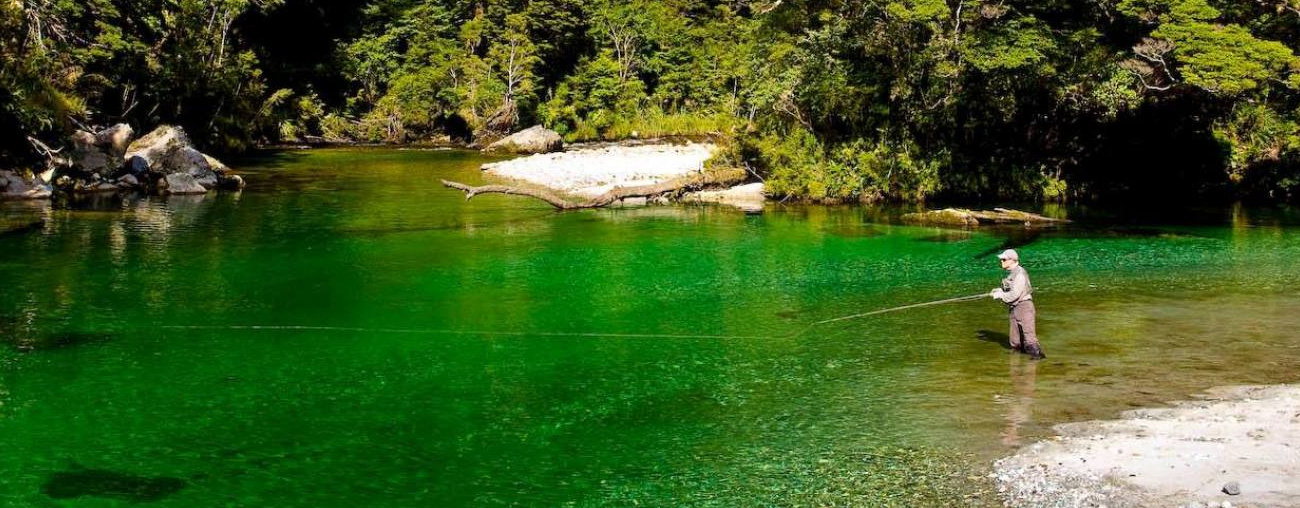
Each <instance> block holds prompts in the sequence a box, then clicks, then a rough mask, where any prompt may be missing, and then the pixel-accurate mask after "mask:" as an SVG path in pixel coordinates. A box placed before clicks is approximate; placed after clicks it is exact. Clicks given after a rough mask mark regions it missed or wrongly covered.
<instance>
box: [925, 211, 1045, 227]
mask: <svg viewBox="0 0 1300 508" xmlns="http://www.w3.org/2000/svg"><path fill="white" fill-rule="evenodd" d="M903 222H907V223H912V224H928V225H936V226H956V227H971V226H979V225H980V224H984V223H991V224H1014V223H1023V224H1024V225H1026V226H1033V225H1050V224H1058V223H1065V222H1070V221H1068V220H1065V219H1055V218H1052V217H1044V216H1042V215H1038V214H1035V213H1029V212H1022V211H1020V210H1009V209H1006V208H994V209H993V210H967V209H965V208H944V209H942V210H930V211H926V212H919V213H909V214H905V215H903Z"/></svg>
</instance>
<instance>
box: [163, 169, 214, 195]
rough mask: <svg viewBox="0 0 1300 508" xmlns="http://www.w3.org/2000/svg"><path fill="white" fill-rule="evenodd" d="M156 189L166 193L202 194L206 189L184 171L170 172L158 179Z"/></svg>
mask: <svg viewBox="0 0 1300 508" xmlns="http://www.w3.org/2000/svg"><path fill="white" fill-rule="evenodd" d="M158 189H159V190H161V191H162V192H163V193H166V194H204V193H207V192H208V189H206V188H204V187H203V186H202V185H199V183H198V182H196V181H194V177H192V176H190V175H188V174H186V173H171V174H169V175H167V176H164V177H162V178H160V179H158Z"/></svg>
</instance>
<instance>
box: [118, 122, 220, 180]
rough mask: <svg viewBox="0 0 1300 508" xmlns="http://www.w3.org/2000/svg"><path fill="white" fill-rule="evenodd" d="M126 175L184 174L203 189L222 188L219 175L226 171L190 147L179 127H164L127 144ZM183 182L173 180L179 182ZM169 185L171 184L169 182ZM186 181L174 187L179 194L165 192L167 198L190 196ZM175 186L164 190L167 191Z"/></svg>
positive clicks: (206, 155)
mask: <svg viewBox="0 0 1300 508" xmlns="http://www.w3.org/2000/svg"><path fill="white" fill-rule="evenodd" d="M125 156H126V159H127V172H128V173H131V174H136V175H140V174H143V173H146V172H152V173H156V174H161V175H164V176H170V175H174V174H184V175H186V176H189V177H190V180H192V182H193V183H194V184H196V185H198V186H200V187H203V188H204V189H209V190H211V189H215V188H217V187H218V186H222V181H223V175H224V173H225V172H227V171H229V170H230V168H228V167H226V165H225V164H222V163H221V161H219V160H217V159H216V158H215V157H212V156H210V155H208V154H205V153H203V152H200V151H198V150H196V149H195V148H194V147H193V146H192V145H190V140H189V137H188V136H186V134H185V131H184V130H182V129H181V128H180V127H173V126H170V125H164V126H161V127H158V128H157V129H154V131H153V132H150V133H149V134H146V135H144V136H143V137H141V138H140V139H137V140H135V142H133V143H131V146H130V147H129V148H128V149H127V152H126V154H125ZM182 180H183V179H177V182H181V181H182ZM241 182H242V180H241ZM169 183H172V182H169ZM188 183H190V181H183V183H178V186H179V188H182V189H184V191H183V192H176V191H173V190H167V192H168V193H171V194H181V193H191V192H193V189H191V188H189V187H188ZM172 187H175V186H168V189H171V188H172Z"/></svg>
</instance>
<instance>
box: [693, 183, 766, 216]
mask: <svg viewBox="0 0 1300 508" xmlns="http://www.w3.org/2000/svg"><path fill="white" fill-rule="evenodd" d="M682 201H685V202H697V203H719V204H724V205H731V206H734V207H736V208H739V209H741V210H742V211H745V212H749V213H757V212H761V211H763V204H764V203H765V202H766V201H767V195H766V194H765V190H764V187H763V183H762V182H755V183H748V184H745V185H737V186H735V187H732V188H730V189H724V190H711V191H699V192H692V193H689V194H686V195H685V196H682Z"/></svg>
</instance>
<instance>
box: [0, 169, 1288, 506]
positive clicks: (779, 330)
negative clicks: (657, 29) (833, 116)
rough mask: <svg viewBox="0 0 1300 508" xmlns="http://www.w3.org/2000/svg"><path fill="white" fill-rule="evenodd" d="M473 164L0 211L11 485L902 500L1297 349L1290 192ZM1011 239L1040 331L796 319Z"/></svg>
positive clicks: (666, 499)
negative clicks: (949, 193) (913, 198)
mask: <svg viewBox="0 0 1300 508" xmlns="http://www.w3.org/2000/svg"><path fill="white" fill-rule="evenodd" d="M484 161H485V159H483V158H481V157H480V156H478V155H476V154H471V153H465V152H456V151H421V150H371V149H338V150H313V151H304V152H271V153H267V154H263V155H262V156H259V157H257V158H254V159H251V160H249V161H245V162H243V163H242V164H237V166H238V167H240V169H241V170H243V171H244V173H245V177H246V179H247V180H248V181H249V182H250V185H249V187H248V189H246V190H244V191H243V192H241V193H225V194H214V195H209V196H198V197H194V196H189V197H169V198H160V197H150V198H142V197H134V198H118V197H108V196H101V197H98V198H94V199H88V200H83V201H79V202H76V203H70V204H69V203H60V204H57V205H47V204H38V203H5V204H2V205H0V216H2V217H3V219H4V222H3V224H4V225H5V226H6V229H4V230H3V231H5V232H4V233H2V234H0V252H4V255H3V256H2V257H0V333H2V334H3V342H0V349H3V350H2V351H0V362H2V365H0V369H2V370H0V449H3V450H4V451H5V453H4V454H3V455H0V499H3V500H4V501H5V503H6V504H7V505H12V506H118V505H131V504H139V503H149V505H150V506H184V507H203V506H277V507H288V506H304V507H305V506H393V507H400V506H431V505H439V506H497V505H505V506H566V505H572V506H603V505H611V506H627V505H632V504H634V503H637V504H640V505H648V506H678V505H693V506H774V505H775V506H783V505H793V504H834V503H840V504H856V505H868V506H876V505H898V506H908V505H915V504H916V503H918V502H932V501H933V500H934V499H939V498H944V496H951V495H957V494H963V493H964V494H966V495H975V494H979V493H980V492H979V491H980V489H983V488H985V486H984V485H983V484H982V482H981V481H980V480H978V477H979V476H980V475H981V474H983V471H982V469H981V468H984V467H987V463H988V461H989V460H991V459H993V458H996V457H998V456H1000V455H1003V454H1006V453H1008V452H1009V451H1011V450H1014V448H1015V447H1016V446H1019V445H1021V444H1024V443H1026V442H1031V441H1032V440H1034V439H1037V438H1041V437H1044V436H1046V435H1050V426H1051V425H1053V424H1055V423H1060V422H1063V421H1074V420H1082V419H1093V418H1106V417H1111V416H1114V415H1116V414H1117V413H1118V412H1119V411H1122V410H1124V409H1127V408H1130V407H1135V406H1143V405H1151V404H1157V403H1160V402H1162V401H1166V400H1172V399H1179V398H1185V397H1187V396H1188V395H1189V394H1192V393H1195V392H1196V391H1199V390H1201V389H1204V388H1207V387H1210V386H1215V385H1221V384H1232V383H1268V382H1284V381H1295V378H1294V376H1295V374H1294V373H1295V372H1296V369H1297V367H1300V339H1297V334H1296V330H1298V329H1300V312H1297V311H1300V296H1297V294H1296V291H1295V289H1294V288H1296V287H1297V282H1300V281H1298V280H1297V279H1300V275H1298V274H1297V271H1296V270H1295V269H1294V266H1295V260H1296V259H1300V229H1297V228H1296V227H1295V224H1296V223H1297V220H1296V216H1295V214H1294V213H1293V212H1291V211H1289V210H1284V209H1278V210H1251V209H1244V208H1240V207H1237V208H1233V209H1221V210H1220V209H1211V210H1202V211H1200V213H1198V214H1197V215H1195V216H1193V217H1192V218H1190V219H1187V218H1183V219H1182V220H1168V219H1167V218H1161V219H1153V218H1147V217H1144V216H1132V215H1126V216H1118V217H1108V218H1107V219H1106V220H1105V221H1100V220H1097V218H1099V217H1104V216H1103V215H1102V214H1101V213H1100V212H1098V211H1095V210H1094V211H1086V210H1071V211H1070V213H1071V214H1074V215H1073V216H1074V217H1076V218H1084V219H1088V218H1089V217H1092V218H1094V220H1092V221H1088V220H1085V221H1084V222H1083V223H1082V224H1078V225H1075V226H1071V227H1069V228H1066V229H1063V230H1059V231H1051V232H1047V233H1037V232H1026V231H1019V230H996V231H989V230H985V231H965V232H963V231H950V230H943V229H937V228H925V227H908V226H902V225H898V224H897V223H896V221H893V220H892V217H894V216H896V215H897V213H898V211H897V210H882V209H872V208H862V207H816V206H782V205H775V204H774V205H771V206H769V209H768V210H767V211H766V212H765V213H763V214H761V215H746V214H744V213H741V212H738V211H735V210H731V209H727V208H722V207H710V206H683V207H653V208H639V209H634V208H627V209H608V210H590V211H580V212H567V213H557V212H555V211H553V210H551V209H550V207H549V206H548V205H545V204H544V203H541V202H538V201H535V200H529V199H525V198H518V197H506V196H481V197H478V198H475V199H474V200H473V201H470V202H466V201H465V199H464V197H463V195H462V194H460V193H457V192H454V191H450V190H446V189H443V188H441V186H440V185H439V184H438V183H437V180H438V179H439V178H453V179H458V180H461V181H467V182H478V181H481V177H480V175H479V174H478V171H477V167H478V165H479V164H481V163H482V162H484ZM1117 224H1118V225H1117ZM1007 246H1016V247H1018V248H1019V249H1020V251H1021V253H1022V256H1023V257H1024V260H1025V264H1026V265H1027V266H1028V268H1029V270H1030V273H1031V276H1032V278H1033V280H1034V283H1035V285H1036V286H1037V288H1038V293H1036V295H1035V300H1036V302H1037V304H1038V308H1039V309H1040V316H1039V320H1040V321H1039V330H1040V334H1041V337H1042V340H1043V344H1044V348H1045V350H1046V352H1047V354H1048V356H1049V358H1048V359H1047V360H1045V361H1042V362H1029V361H1026V360H1025V359H1024V358H1023V357H1021V356H1018V355H1013V354H1009V353H1008V352H1007V350H1006V346H1005V343H1006V313H1005V310H1004V309H1003V308H1001V307H1000V306H999V305H998V304H996V303H994V302H992V301H976V302H969V303H959V304H953V305H947V306H937V307H928V308H920V309H913V310H909V311H905V312H899V313H893V314H885V315H881V316H875V317H871V318H867V319H861V320H852V321H846V322H840V323H835V324H832V325H826V326H821V327H815V328H812V329H807V325H808V324H809V323H811V322H814V321H818V320H822V319H828V318H833V317H837V316H843V315H848V314H854V313H858V312H863V311H866V310H872V309H879V308H885V307H892V306H896V305H904V304H909V303H916V302H923V301H928V300H936V299H942V298H949V297H953V296H960V295H966V294H974V293H981V292H986V291H987V290H988V289H989V288H991V287H992V286H993V285H995V284H996V283H997V281H998V280H999V279H1000V278H1001V276H1002V275H1001V272H1000V271H999V270H998V268H997V263H996V260H995V259H994V258H993V256H992V253H994V252H997V251H998V250H1000V249H1002V248H1005V247H1007ZM801 330H802V331H804V332H803V333H801V334H797V333H798V332H800V331H801ZM796 334H797V335H796ZM953 457H955V458H953ZM949 458H952V460H949ZM962 458H964V459H965V461H963V460H961V459H962ZM966 472H969V476H970V478H967V477H966V476H967V475H964V474H963V473H966ZM954 481H955V482H956V483H955V484H956V485H957V489H958V492H957V494H952V493H951V492H948V491H945V490H942V488H947V487H948V486H951V485H954ZM941 486H942V487H941ZM963 486H964V487H963ZM927 489H929V490H927ZM962 489H966V490H965V491H962ZM909 496H920V497H909ZM949 499H953V500H954V501H953V502H954V503H958V504H961V503H971V504H979V503H987V502H989V501H990V499H989V498H988V496H987V493H985V494H983V497H978V496H976V497H972V498H967V499H960V498H949ZM918 500H920V501H918Z"/></svg>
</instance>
